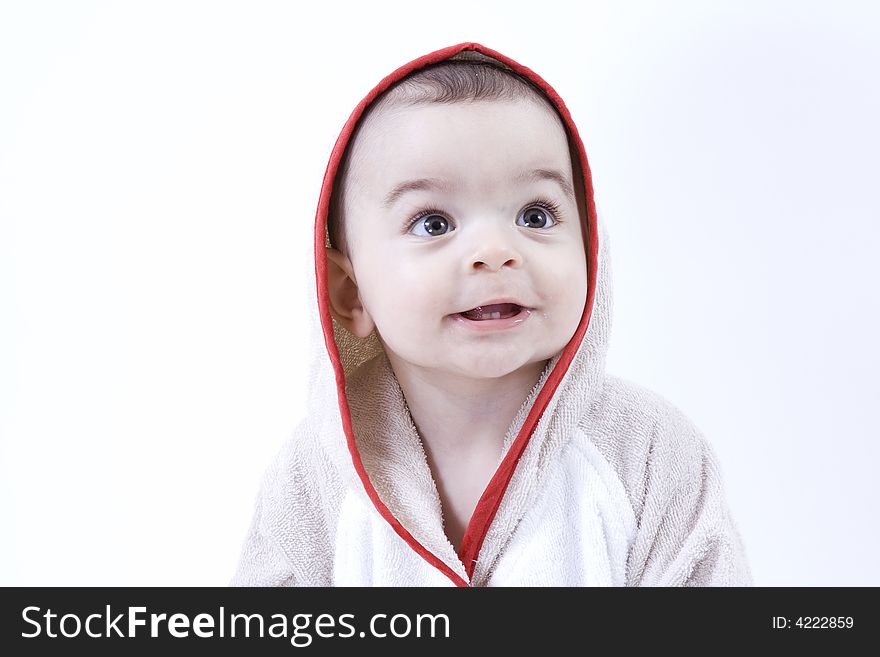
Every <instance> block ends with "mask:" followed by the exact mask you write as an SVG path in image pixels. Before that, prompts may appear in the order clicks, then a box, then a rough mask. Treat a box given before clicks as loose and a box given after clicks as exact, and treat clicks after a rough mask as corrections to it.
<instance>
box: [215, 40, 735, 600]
mask: <svg viewBox="0 0 880 657" xmlns="http://www.w3.org/2000/svg"><path fill="white" fill-rule="evenodd" d="M453 56H456V57H457V58H464V57H468V58H479V57H481V56H482V57H492V58H493V59H495V60H496V61H499V62H501V63H502V64H504V65H506V66H508V67H510V68H511V69H513V70H515V71H517V72H519V73H521V74H522V75H525V76H527V77H529V78H530V79H531V80H532V81H533V82H534V83H535V84H537V85H539V86H540V87H541V88H542V89H543V90H544V91H545V93H546V94H547V96H548V98H549V99H550V100H551V101H552V102H553V103H554V104H555V106H556V108H557V109H558V111H559V114H560V117H561V119H562V120H563V122H564V124H565V127H566V129H567V131H568V133H569V139H570V142H571V143H572V144H573V149H574V150H573V152H575V153H576V156H577V157H579V158H580V162H581V163H582V169H583V179H582V180H576V181H575V184H576V185H577V184H582V185H583V186H584V187H583V189H584V190H585V198H586V215H587V216H586V217H585V218H584V221H585V223H586V229H587V235H588V236H587V250H588V254H587V255H588V258H587V261H588V262H587V265H588V274H589V284H588V294H587V302H586V306H585V308H584V313H583V318H582V321H581V324H580V326H579V328H578V330H577V331H576V333H575V335H574V337H573V338H572V340H571V342H570V343H569V344H568V345H567V346H566V347H565V349H563V351H562V352H561V353H560V354H558V355H557V356H556V357H554V358H553V359H552V360H551V361H550V362H549V363H548V365H547V367H546V368H545V370H544V372H543V375H542V377H541V379H540V380H539V382H538V384H537V385H536V386H535V388H534V389H533V390H532V392H531V394H530V395H529V397H528V398H527V399H526V400H524V403H523V404H522V407H521V408H520V411H519V413H518V414H517V416H516V418H515V419H514V421H513V423H512V424H511V426H510V428H509V429H508V431H507V434H506V437H505V440H504V450H503V455H502V458H501V459H500V461H499V464H498V468H497V471H496V473H495V475H494V476H493V478H492V480H491V481H490V483H489V484H488V486H487V487H486V489H485V491H484V493H483V495H482V497H481V499H480V500H479V502H478V504H477V507H476V509H475V510H474V513H473V516H472V518H471V520H470V523H469V525H468V528H467V531H466V533H465V536H464V539H463V541H462V544H461V546H460V548H459V550H458V551H456V550H455V548H454V547H453V545H452V544H451V543H450V541H449V540H448V538H447V536H446V534H445V532H444V529H443V517H442V511H441V504H440V498H439V495H438V493H437V487H436V485H435V482H434V479H433V477H432V474H431V470H430V467H429V465H428V462H427V459H426V456H425V451H424V449H423V447H422V443H421V441H420V438H419V435H418V432H417V430H416V428H415V426H414V424H413V421H412V418H411V416H410V414H409V411H408V409H407V406H406V401H405V399H404V396H403V393H402V392H401V389H400V387H399V385H398V382H397V380H396V378H395V376H394V373H393V371H392V369H391V367H390V364H389V362H388V359H387V357H386V356H385V353H384V351H383V350H382V347H381V345H380V343H379V342H378V340H377V339H376V338H375V335H373V336H371V337H370V338H367V339H363V340H362V339H359V338H356V337H354V336H353V335H352V334H350V333H348V332H347V331H346V330H345V329H344V328H342V327H341V326H339V325H338V324H337V323H336V322H335V320H333V319H332V317H331V315H330V312H329V301H328V296H327V281H326V271H327V269H326V268H327V264H326V256H325V252H324V248H325V246H326V244H327V243H328V242H327V232H326V220H327V208H328V203H329V198H330V193H331V189H332V181H333V179H334V175H335V173H336V170H337V168H338V166H339V163H340V160H341V157H342V154H343V152H344V149H345V145H346V143H347V141H348V139H349V138H350V136H351V133H352V130H353V129H354V126H355V124H356V122H357V120H358V118H359V117H360V116H361V114H362V113H363V110H364V108H365V107H367V106H368V105H369V103H371V102H372V101H373V100H374V99H375V98H376V96H377V95H378V94H379V93H381V91H382V90H384V89H385V88H387V87H388V86H389V85H390V84H392V83H393V82H394V81H396V80H399V79H400V78H402V77H403V76H405V75H406V74H407V73H409V72H411V71H414V70H416V69H418V68H420V67H422V66H424V65H426V64H429V63H432V62H436V61H440V60H443V59H446V58H450V57H453ZM610 264H611V263H610V260H609V244H608V236H607V231H606V228H605V226H604V223H603V222H602V221H601V220H600V218H599V216H598V214H597V212H596V207H595V203H594V199H593V189H592V181H591V177H590V169H589V165H588V163H587V158H586V153H585V152H584V146H583V143H582V141H581V139H580V137H579V136H578V133H577V128H576V127H575V125H574V122H573V121H572V119H571V116H570V114H569V112H568V110H567V108H566V107H565V105H564V103H563V102H562V100H561V99H560V98H559V97H558V95H557V94H556V92H555V91H554V90H553V89H552V88H551V87H550V86H549V85H548V84H547V83H546V82H545V81H544V80H543V79H542V78H540V77H539V76H538V75H537V74H536V73H534V72H533V71H531V70H530V69H527V68H526V67H524V66H522V65H521V64H519V63H517V62H515V61H514V60H512V59H510V58H508V57H506V56H504V55H502V54H501V53H499V52H497V51H494V50H491V49H489V48H487V47H485V46H483V45H481V44H478V43H473V42H468V43H462V44H458V45H455V46H450V47H448V48H444V49H442V50H438V51H435V52H432V53H429V54H427V55H424V56H423V57H420V58H418V59H416V60H413V61H412V62H410V63H409V64H406V65H405V66H402V67H401V68H399V69H397V70H396V71H395V72H393V73H392V74H390V75H388V76H386V77H385V78H384V79H383V80H382V81H381V82H380V83H379V84H378V85H377V86H376V87H375V88H374V89H373V90H372V91H371V92H370V94H368V95H367V97H365V98H364V100H363V101H361V103H359V105H358V106H357V107H356V108H355V110H354V112H353V113H352V115H351V117H350V118H349V120H348V122H347V123H346V125H345V126H344V127H343V130H342V132H341V133H340V136H339V139H338V141H337V143H336V145H335V147H334V149H333V153H332V155H331V159H330V163H329V164H328V167H327V171H326V173H325V176H324V184H323V188H322V191H321V197H320V200H319V203H318V211H317V214H316V221H315V270H314V274H315V277H314V279H312V281H311V283H312V285H313V287H312V288H311V289H314V290H315V292H316V294H315V296H314V298H313V299H312V300H311V305H310V307H309V309H308V315H309V322H310V326H311V346H312V352H311V360H310V363H309V374H310V377H309V399H308V415H307V417H306V419H304V420H303V421H302V422H301V423H300V424H299V426H298V427H297V428H296V429H295V431H294V432H293V434H292V435H291V436H290V437H289V439H288V440H287V441H286V443H285V444H284V446H283V447H282V448H281V450H280V452H279V453H278V454H277V457H276V458H275V459H274V460H273V462H272V463H271V465H270V466H269V467H268V469H267V471H266V473H265V476H264V478H263V481H262V484H261V487H260V490H259V493H258V495H257V500H256V506H255V512H254V516H253V520H252V522H251V525H250V528H249V530H248V532H247V536H246V539H245V542H244V546H243V549H242V552H241V557H240V561H239V563H238V568H237V571H236V572H235V575H234V577H233V579H232V582H231V583H232V584H233V585H237V586H747V585H751V584H752V579H751V574H750V569H749V566H748V562H747V560H746V556H745V550H744V547H743V543H742V540H741V538H740V535H739V533H738V530H737V527H736V525H735V523H734V520H733V519H732V518H731V514H730V511H729V509H728V506H727V503H726V500H725V493H724V487H723V483H722V477H721V472H720V469H719V464H718V460H717V458H716V455H715V453H714V452H713V450H712V448H711V446H710V444H709V443H708V442H707V440H706V438H705V437H704V436H703V435H702V434H701V432H700V431H699V429H697V428H696V427H695V426H694V424H693V423H692V422H691V421H690V420H689V419H688V418H687V417H686V416H685V415H684V414H683V413H682V412H681V411H680V410H679V409H678V408H676V407H675V406H673V405H672V404H671V403H670V402H668V401H667V400H665V399H664V398H662V397H661V396H659V395H658V394H656V393H654V392H652V391H650V390H648V389H646V388H644V387H642V386H639V385H637V384H635V383H632V382H630V381H626V380H623V379H621V378H619V377H615V376H612V375H610V374H608V373H607V372H606V371H605V355H606V351H607V346H608V338H609V332H610V329H611V316H612V289H611V267H610Z"/></svg>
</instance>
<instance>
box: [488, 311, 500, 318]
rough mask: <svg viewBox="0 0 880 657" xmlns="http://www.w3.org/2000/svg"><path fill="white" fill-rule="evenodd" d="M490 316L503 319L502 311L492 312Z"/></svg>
mask: <svg viewBox="0 0 880 657" xmlns="http://www.w3.org/2000/svg"><path fill="white" fill-rule="evenodd" d="M489 318H490V319H501V313H500V312H497V313H491V314H490V315H489Z"/></svg>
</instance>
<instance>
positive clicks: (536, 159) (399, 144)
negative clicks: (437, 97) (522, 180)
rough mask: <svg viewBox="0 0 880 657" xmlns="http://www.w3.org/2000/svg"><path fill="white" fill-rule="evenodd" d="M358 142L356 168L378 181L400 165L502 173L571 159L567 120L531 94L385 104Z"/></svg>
mask: <svg viewBox="0 0 880 657" xmlns="http://www.w3.org/2000/svg"><path fill="white" fill-rule="evenodd" d="M355 142H356V143H355V144H354V146H353V151H354V153H353V159H354V160H356V161H357V163H358V164H359V165H360V166H355V167H354V168H355V169H359V170H360V172H361V173H362V174H364V175H365V176H366V177H368V178H371V179H372V180H375V181H379V180H385V179H388V178H389V177H395V176H396V175H398V174H397V172H396V170H398V169H400V168H401V166H403V167H406V168H411V167H413V166H415V167H416V168H418V169H419V170H420V173H421V174H422V175H428V174H434V173H442V170H443V168H444V167H446V168H449V167H452V168H454V169H456V170H458V169H460V168H461V167H467V166H468V165H469V164H470V163H472V164H473V165H474V166H477V165H479V166H480V168H481V170H483V171H489V170H495V171H497V172H498V173H499V174H503V172H504V171H506V170H519V169H520V168H522V167H521V166H520V165H523V164H525V163H529V162H533V163H534V164H535V165H539V163H543V164H544V166H550V165H553V164H555V165H556V166H557V167H558V168H564V167H563V163H567V164H568V165H570V163H571V159H570V155H571V151H570V142H569V139H568V133H567V131H566V129H565V127H564V124H563V122H562V120H561V119H560V117H559V116H558V115H557V114H556V112H555V110H553V109H551V108H549V107H548V106H547V105H546V104H544V103H540V102H537V101H533V100H531V99H529V98H528V97H526V98H524V99H517V100H514V101H499V100H493V101H477V102H456V103H423V104H419V105H414V106H399V105H397V106H389V107H382V108H380V110H379V112H377V113H375V114H371V115H369V116H368V117H366V121H365V122H364V124H363V125H362V127H361V128H360V129H359V131H358V134H356V136H355ZM465 158H468V159H470V160H471V162H468V161H467V160H466V159H465ZM377 162H381V163H382V165H383V166H379V167H377V166H375V164H376V163H377ZM370 164H373V166H370ZM398 165H401V166H398Z"/></svg>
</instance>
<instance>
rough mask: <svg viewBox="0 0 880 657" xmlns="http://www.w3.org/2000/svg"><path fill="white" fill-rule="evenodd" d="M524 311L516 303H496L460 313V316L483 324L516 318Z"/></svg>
mask: <svg viewBox="0 0 880 657" xmlns="http://www.w3.org/2000/svg"><path fill="white" fill-rule="evenodd" d="M522 309H523V307H522V306H518V305H516V304H515V303H495V304H492V305H488V306H477V307H476V308H473V309H471V310H467V311H465V312H463V313H459V315H461V316H462V317H464V318H465V319H469V320H471V321H476V322H482V321H486V320H489V319H508V318H509V317H515V316H516V315H518V314H519V313H520V311H522Z"/></svg>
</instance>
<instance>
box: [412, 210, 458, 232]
mask: <svg viewBox="0 0 880 657" xmlns="http://www.w3.org/2000/svg"><path fill="white" fill-rule="evenodd" d="M453 230H455V229H454V228H453V227H452V226H450V225H449V221H447V220H446V218H445V217H443V216H442V215H439V214H437V213H436V212H430V213H429V214H426V215H424V216H422V217H420V218H419V219H416V221H415V222H414V223H413V227H412V232H413V233H415V234H416V235H419V236H420V237H437V236H439V235H445V234H446V233H449V232H451V231H453Z"/></svg>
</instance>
